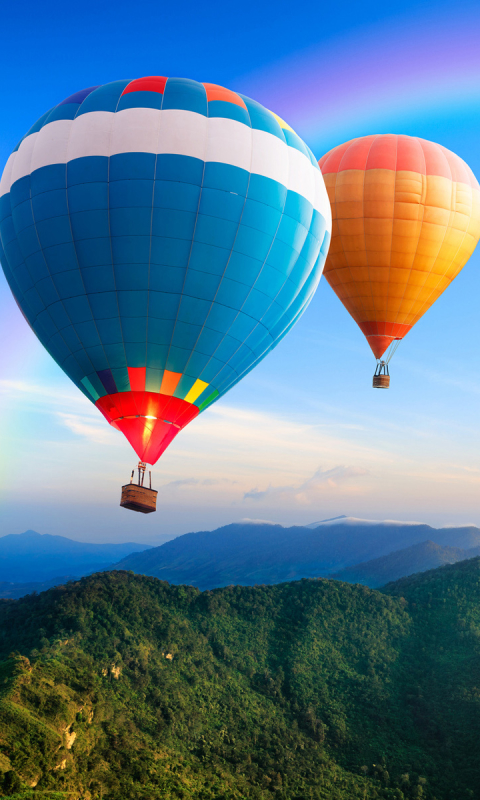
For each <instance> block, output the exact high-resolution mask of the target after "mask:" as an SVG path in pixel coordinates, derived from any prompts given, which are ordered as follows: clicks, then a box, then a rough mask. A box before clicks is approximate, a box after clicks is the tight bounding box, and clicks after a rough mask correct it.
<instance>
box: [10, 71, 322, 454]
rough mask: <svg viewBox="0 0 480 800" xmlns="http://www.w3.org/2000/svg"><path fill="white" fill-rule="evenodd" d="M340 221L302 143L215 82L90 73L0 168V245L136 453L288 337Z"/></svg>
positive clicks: (50, 339)
mask: <svg viewBox="0 0 480 800" xmlns="http://www.w3.org/2000/svg"><path fill="white" fill-rule="evenodd" d="M330 230H331V212H330V205H329V201H328V197H327V193H326V190H325V185H324V181H323V178H322V175H321V172H320V170H319V167H318V164H317V163H316V161H315V158H314V157H313V155H312V153H311V152H310V150H309V149H308V147H307V146H306V145H305V144H304V143H303V142H302V141H301V139H300V138H299V137H298V136H297V135H296V134H295V133H294V132H293V131H292V130H291V129H290V128H289V127H288V125H286V124H285V123H284V122H283V121H282V120H280V119H279V118H278V117H277V116H276V115H275V114H273V113H271V112H270V111H267V110H266V109H265V108H263V107H262V106H261V105H259V104H258V103H256V102H255V101H253V100H250V99H248V98H246V97H243V96H242V95H239V94H236V93H235V92H231V91H229V90H228V89H224V88H222V87H219V86H215V85H212V84H201V83H197V82H195V81H191V80H186V79H179V78H169V79H167V78H164V77H148V78H141V79H138V80H134V81H127V80H124V81H116V82H114V83H110V84H106V85H104V86H98V87H91V88H89V89H85V90H83V91H81V92H77V93H76V94H74V95H72V96H71V97H68V98H67V99H66V100H64V101H63V102H62V103H60V104H59V105H57V106H55V108H53V109H51V110H50V111H48V112H47V113H46V114H44V115H43V116H42V117H41V118H40V119H39V120H38V122H36V123H35V125H34V126H33V127H32V128H31V129H30V130H29V131H28V133H27V134H26V136H25V137H24V138H23V139H22V140H21V142H20V144H19V146H18V147H17V148H16V150H15V151H14V152H13V153H12V155H11V156H10V158H9V160H8V162H7V165H6V167H5V170H4V173H3V177H2V181H1V184H0V244H1V251H0V256H1V260H2V264H3V267H4V271H5V274H6V277H7V280H8V282H9V284H10V287H11V289H12V291H13V294H14V296H15V298H16V300H17V302H18V305H19V306H20V308H21V310H22V312H23V314H24V316H25V317H26V319H27V321H28V322H29V324H30V326H31V327H32V329H33V330H34V332H35V333H36V335H37V336H38V338H39V339H40V341H41V342H42V343H43V345H44V346H45V347H46V349H47V350H48V352H49V353H50V354H51V355H52V356H53V358H54V359H55V360H56V361H57V363H58V364H59V365H60V366H61V367H62V369H63V370H64V371H65V372H66V373H67V375H68V376H69V377H70V378H71V379H72V381H73V382H74V383H75V384H76V385H77V386H78V388H79V389H80V390H81V391H82V392H83V393H84V394H85V395H86V396H87V397H88V398H89V399H90V400H92V401H93V402H94V403H95V405H96V406H97V407H98V408H99V409H100V411H101V412H102V413H103V414H104V415H105V417H106V419H107V420H108V421H109V422H110V423H111V424H112V425H114V426H115V427H116V428H118V429H119V430H121V431H122V432H123V433H124V434H125V436H126V437H127V438H128V440H129V441H130V443H131V444H132V446H133V447H134V449H135V450H136V452H137V454H138V456H139V457H140V458H141V459H142V460H144V461H147V462H149V463H152V464H153V463H155V461H156V460H157V459H158V458H159V456H160V455H161V453H162V452H163V451H164V450H165V448H166V447H167V445H168V444H169V443H170V442H171V441H172V439H173V438H174V437H175V436H176V434H177V433H178V431H179V430H180V429H181V428H183V427H184V426H185V425H186V424H187V423H188V422H189V421H190V420H192V419H193V418H194V417H196V416H197V415H198V414H199V413H200V412H201V411H203V409H205V408H206V407H207V406H208V405H210V404H211V403H212V402H214V401H215V400H216V399H218V398H219V397H221V396H222V395H223V394H224V393H225V392H226V391H227V390H228V389H229V388H231V387H232V386H233V385H234V384H235V383H236V382H237V381H238V380H239V379H240V378H241V377H242V376H244V375H245V374H246V373H247V372H248V371H249V370H250V369H252V367H254V366H255V364H257V363H258V362H259V361H260V360H261V359H262V358H263V357H264V356H265V355H266V354H267V353H268V352H269V350H271V349H272V348H273V347H274V346H275V345H276V344H277V343H278V342H279V341H280V340H281V339H282V337H283V336H284V335H285V333H286V332H287V331H288V330H289V328H290V327H291V326H292V325H293V324H294V323H295V321H296V320H297V319H298V317H299V316H300V315H301V314H302V312H303V311H304V309H305V307H306V306H307V304H308V303H309V301H310V299H311V297H312V295H313V293H314V291H315V289H316V287H317V285H318V281H319V280H320V275H321V272H322V269H323V265H324V261H325V256H326V253H327V250H328V244H329V236H330Z"/></svg>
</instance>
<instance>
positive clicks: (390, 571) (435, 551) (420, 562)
mask: <svg viewBox="0 0 480 800" xmlns="http://www.w3.org/2000/svg"><path fill="white" fill-rule="evenodd" d="M478 555H480V547H471V548H469V549H468V550H464V549H462V548H460V547H442V546H441V545H439V544H436V543H435V542H420V544H413V545H412V546H411V547H406V548H405V549H404V550H396V551H395V552H394V553H389V554H388V555H387V556H382V557H381V558H375V559H373V560H372V561H365V562H363V563H362V564H356V565H355V566H353V567H347V568H346V569H343V570H340V572H335V573H333V574H332V575H330V577H331V578H335V579H336V580H339V581H346V582H347V583H361V584H363V585H364V586H370V588H371V589H376V588H378V587H379V586H385V584H387V583H390V582H391V581H397V580H399V579H400V578H406V577H408V576H409V575H414V574H416V573H419V572H426V571H427V570H429V569H436V568H437V567H443V566H444V565H445V564H455V563H456V562H457V561H464V560H466V559H468V558H474V557H475V556H478Z"/></svg>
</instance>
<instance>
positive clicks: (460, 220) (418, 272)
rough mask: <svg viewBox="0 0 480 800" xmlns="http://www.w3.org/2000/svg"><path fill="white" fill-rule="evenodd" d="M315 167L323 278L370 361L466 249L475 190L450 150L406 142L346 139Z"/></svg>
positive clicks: (475, 226) (471, 242) (479, 213)
mask: <svg viewBox="0 0 480 800" xmlns="http://www.w3.org/2000/svg"><path fill="white" fill-rule="evenodd" d="M318 163H319V165H320V169H321V170H322V173H323V176H324V179H325V184H326V186H327V191H328V194H329V197H330V202H331V205H332V215H333V230H332V242H331V245H330V251H329V254H328V258H327V262H326V265H325V271H324V274H325V277H326V278H327V280H328V282H329V284H330V285H331V286H332V288H333V290H334V291H335V293H336V294H337V295H338V297H339V298H340V300H341V301H342V303H343V304H344V305H345V307H346V308H347V310H348V311H349V312H350V314H351V315H352V317H353V318H354V320H355V321H356V322H357V323H358V325H359V326H360V328H361V330H362V331H363V333H364V334H365V336H366V337H367V340H368V342H369V344H370V347H371V348H372V351H373V353H374V355H375V356H376V358H380V357H381V356H382V354H383V353H384V352H385V350H386V349H387V347H388V346H389V344H390V343H391V342H392V341H393V340H394V339H402V338H403V337H404V336H405V335H406V334H407V333H408V331H409V330H410V329H411V327H412V326H413V325H414V324H415V322H417V320H418V319H420V317H421V316H423V314H424V313H425V311H427V309H428V308H430V306H431V305H432V303H434V302H435V300H436V299H437V298H438V297H439V296H440V295H441V294H442V292H443V291H444V290H445V289H446V288H447V286H448V285H449V284H450V283H451V282H452V280H453V279H454V278H455V277H456V275H458V273H459V272H460V270H461V269H462V267H463V266H464V265H465V263H466V262H467V261H468V259H469V258H470V256H471V254H472V253H473V251H474V249H475V246H476V244H477V242H478V239H479V238H480V187H479V185H478V181H477V179H476V178H475V176H474V174H473V172H472V171H471V169H470V167H468V165H467V164H466V163H465V162H464V161H463V160H462V159H461V158H460V157H459V156H457V155H455V153H452V152H451V151H450V150H447V149H446V148H445V147H442V146H441V145H439V144H435V143H434V142H428V141H426V140H425V139H418V138H415V137H411V136H397V135H394V134H381V135H374V136H364V137H362V138H359V139H352V140H351V141H350V142H346V143H345V144H341V145H339V146H338V147H335V148H334V149H333V150H330V152H329V153H326V155H324V156H323V158H321V159H320V161H319V162H318Z"/></svg>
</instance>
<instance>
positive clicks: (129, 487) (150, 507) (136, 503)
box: [120, 483, 158, 514]
mask: <svg viewBox="0 0 480 800" xmlns="http://www.w3.org/2000/svg"><path fill="white" fill-rule="evenodd" d="M157 494H158V492H156V491H155V489H147V487H146V486H138V484H136V483H127V484H126V485H125V486H122V499H121V500H120V505H121V506H122V508H129V509H130V511H139V512H140V513H141V514H151V513H152V511H156V510H157Z"/></svg>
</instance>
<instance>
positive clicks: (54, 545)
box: [0, 531, 150, 596]
mask: <svg viewBox="0 0 480 800" xmlns="http://www.w3.org/2000/svg"><path fill="white" fill-rule="evenodd" d="M149 547H150V545H147V544H138V543H137V542H125V543H122V544H92V543H90V542H77V541H74V540H73V539H68V538H66V537H65V536H51V535H50V534H48V533H45V534H43V535H42V534H40V533H37V532H36V531H25V533H20V534H14V533H13V534H9V535H8V536H2V537H0V581H7V582H9V583H29V582H36V583H42V582H47V581H51V580H52V579H58V582H61V581H62V580H63V578H58V576H59V575H60V576H65V575H68V576H75V577H81V576H82V575H88V574H89V573H90V572H96V571H98V570H102V569H105V567H107V566H108V565H109V564H112V563H114V562H116V561H119V559H121V558H124V557H125V556H127V555H129V554H130V553H135V552H137V553H138V552H139V551H141V550H147V549H149ZM32 591H33V589H32ZM1 596H6V595H1ZM16 596H18V595H16Z"/></svg>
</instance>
